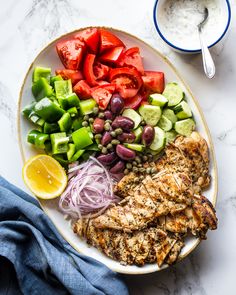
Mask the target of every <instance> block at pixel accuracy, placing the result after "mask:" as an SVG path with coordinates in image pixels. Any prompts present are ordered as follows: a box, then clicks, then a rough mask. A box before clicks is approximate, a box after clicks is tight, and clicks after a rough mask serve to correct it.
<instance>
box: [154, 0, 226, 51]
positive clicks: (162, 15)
mask: <svg viewBox="0 0 236 295" xmlns="http://www.w3.org/2000/svg"><path fill="white" fill-rule="evenodd" d="M177 1H178V0H177ZM177 1H173V0H156V1H155V4H154V9H153V19H154V24H155V28H156V30H157V32H158V34H159V35H160V37H161V38H162V39H163V40H164V41H165V42H166V43H167V44H168V45H169V46H170V47H171V48H173V49H174V50H176V51H178V52H180V53H199V52H200V51H201V48H200V42H199V40H198V35H197V34H198V33H197V24H196V31H195V30H194V31H193V28H194V27H195V23H194V20H193V18H191V19H189V18H188V15H187V16H186V14H185V15H180V13H182V11H183V10H182V11H180V10H179V11H176V8H178V6H179V7H180V9H181V5H182V9H185V7H187V5H188V2H186V0H185V1H184V0H182V3H180V2H179V4H178V3H177ZM168 2H169V3H171V2H172V12H173V11H174V12H175V13H179V15H178V18H177V23H176V26H174V18H173V17H172V16H170V15H169V14H168V13H167V10H166V7H167V4H168ZM191 2H192V3H193V1H191ZM191 2H190V1H189V3H191ZM199 3H200V1H198V0H196V5H200V4H199ZM205 3H207V6H208V5H209V4H213V5H215V13H219V15H218V19H217V14H216V15H214V11H213V9H212V10H211V9H210V8H211V7H208V8H209V18H208V21H207V22H208V24H206V25H205V27H204V28H203V33H204V35H205V39H206V42H207V45H208V47H209V48H210V47H213V46H214V45H215V44H217V43H218V42H219V41H220V40H221V39H222V38H223V37H224V35H225V34H226V32H227V30H228V28H229V24H230V20H231V9H230V3H229V1H228V0H215V1H214V0H212V2H210V1H205ZM173 5H175V7H174V8H175V9H174V10H173ZM176 5H177V6H176ZM183 5H184V8H183ZM169 12H170V10H169ZM196 13H198V11H196ZM199 13H200V12H199ZM195 15H196V14H195ZM176 16H177V14H176ZM198 16H199V19H200V21H201V15H200V14H198ZM185 17H187V18H185ZM184 19H186V20H187V21H188V25H187V26H185V27H184V28H185V29H186V32H187V34H186V35H185V36H186V38H185V39H183V38H182V37H183V35H184V33H182V36H181V32H183V31H181V28H180V26H179V27H178V24H179V25H182V24H180V22H181V21H183V20H184ZM215 20H216V21H215ZM200 21H199V22H200ZM199 22H198V23H199ZM214 22H215V25H214ZM216 24H218V25H216ZM167 26H168V27H167ZM171 26H172V27H171ZM165 27H166V28H165ZM191 30H192V31H191ZM204 31H205V32H204ZM191 32H192V33H191ZM178 34H179V36H178V37H177V35H178Z"/></svg>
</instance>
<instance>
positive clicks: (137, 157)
mask: <svg viewBox="0 0 236 295" xmlns="http://www.w3.org/2000/svg"><path fill="white" fill-rule="evenodd" d="M135 161H136V162H137V163H138V164H140V163H141V162H142V161H141V158H140V157H139V156H136V157H135Z"/></svg>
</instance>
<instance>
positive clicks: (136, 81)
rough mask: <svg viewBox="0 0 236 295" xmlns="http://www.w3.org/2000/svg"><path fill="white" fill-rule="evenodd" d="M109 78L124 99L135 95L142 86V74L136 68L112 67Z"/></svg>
mask: <svg viewBox="0 0 236 295" xmlns="http://www.w3.org/2000/svg"><path fill="white" fill-rule="evenodd" d="M109 80H110V82H111V83H112V84H115V85H116V90H117V91H118V92H119V94H120V95H121V96H122V97H123V98H124V99H126V98H130V97H133V96H135V95H136V94H137V93H138V91H139V89H140V87H141V86H142V78H141V75H140V73H139V72H138V71H137V70H136V69H134V68H127V67H124V68H116V69H111V70H110V74H109Z"/></svg>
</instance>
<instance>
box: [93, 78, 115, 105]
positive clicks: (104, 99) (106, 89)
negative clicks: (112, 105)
mask: <svg viewBox="0 0 236 295" xmlns="http://www.w3.org/2000/svg"><path fill="white" fill-rule="evenodd" d="M114 91H115V86H114V85H112V84H105V85H101V86H98V87H94V88H92V97H93V98H94V99H95V100H96V102H97V104H98V105H99V108H100V109H101V110H105V109H106V108H107V106H108V104H109V102H110V99H111V97H112V94H113V93H114Z"/></svg>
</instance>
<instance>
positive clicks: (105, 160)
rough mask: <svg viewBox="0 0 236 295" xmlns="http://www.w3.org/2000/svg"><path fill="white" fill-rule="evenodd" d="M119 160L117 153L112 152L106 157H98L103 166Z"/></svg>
mask: <svg viewBox="0 0 236 295" xmlns="http://www.w3.org/2000/svg"><path fill="white" fill-rule="evenodd" d="M116 159H117V155H116V153H114V152H112V153H110V154H106V155H100V156H98V157H97V160H98V161H99V162H101V163H102V164H103V165H110V164H112V163H113V162H114V161H115V160H116Z"/></svg>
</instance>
